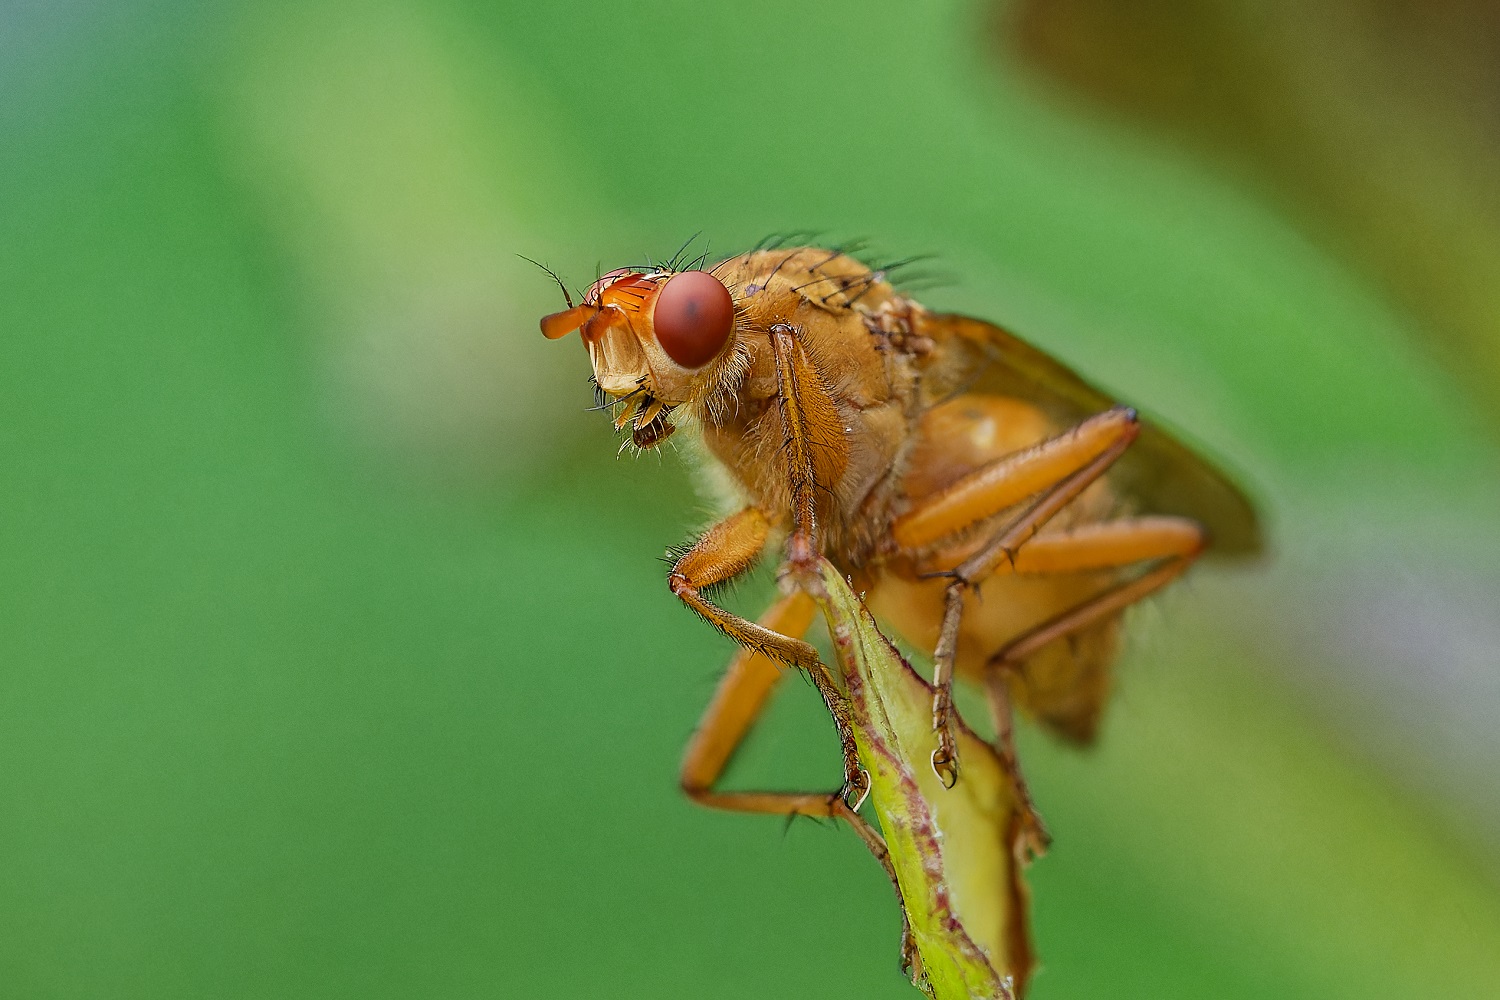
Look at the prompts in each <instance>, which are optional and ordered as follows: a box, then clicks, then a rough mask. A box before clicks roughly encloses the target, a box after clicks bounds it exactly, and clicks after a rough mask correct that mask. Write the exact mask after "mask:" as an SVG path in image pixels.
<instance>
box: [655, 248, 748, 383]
mask: <svg viewBox="0 0 1500 1000" xmlns="http://www.w3.org/2000/svg"><path fill="white" fill-rule="evenodd" d="M651 323H652V326H653V327H655V329H656V342H657V343H659V344H661V348H662V350H664V351H666V352H667V356H668V357H670V358H671V359H672V360H673V361H675V362H677V363H678V364H679V365H681V366H682V367H684V368H702V367H703V366H704V365H706V364H708V363H709V362H710V361H712V360H713V359H714V358H716V357H718V354H719V352H720V351H722V350H723V349H724V345H725V344H726V343H728V341H729V334H730V331H732V330H733V329H734V298H733V297H732V296H731V295H730V294H729V289H727V288H725V287H724V285H723V283H722V282H720V281H719V279H718V278H715V277H714V276H713V275H711V274H709V273H708V272H707V271H682V272H680V273H678V274H674V275H672V276H671V277H670V278H668V279H667V283H666V284H665V285H662V286H661V291H660V292H658V293H657V296H656V311H655V313H654V314H653V315H652V320H651Z"/></svg>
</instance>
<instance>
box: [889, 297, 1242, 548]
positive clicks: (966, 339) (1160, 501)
mask: <svg viewBox="0 0 1500 1000" xmlns="http://www.w3.org/2000/svg"><path fill="white" fill-rule="evenodd" d="M917 332H918V333H919V334H921V335H924V336H927V337H929V338H931V339H932V340H933V341H934V342H935V343H936V344H937V345H938V350H936V351H934V352H932V353H931V354H930V355H929V357H930V358H931V359H932V360H931V361H930V362H929V363H928V365H927V367H926V368H925V369H924V371H923V394H924V396H925V397H926V399H925V401H926V402H927V403H928V404H932V403H936V402H939V401H941V400H943V399H945V398H947V397H949V396H952V395H955V394H957V393H963V392H981V393H995V394H997V395H1003V396H1009V397H1012V398H1016V399H1021V400H1025V401H1026V402H1029V403H1031V404H1033V405H1034V406H1037V407H1039V408H1040V409H1041V410H1042V411H1043V412H1045V413H1046V414H1047V415H1048V417H1050V418H1051V419H1052V420H1054V421H1055V422H1056V423H1057V425H1058V427H1059V428H1063V427H1069V426H1072V425H1073V424H1076V423H1078V422H1079V421H1081V420H1083V419H1084V418H1085V417H1090V416H1093V415H1094V414H1096V413H1101V412H1103V411H1104V410H1107V409H1109V408H1110V407H1112V406H1117V405H1119V404H1118V402H1117V401H1116V400H1115V399H1113V398H1112V397H1110V396H1109V395H1108V394H1106V393H1104V392H1101V391H1100V390H1098V389H1096V388H1094V387H1093V386H1091V385H1089V384H1088V383H1087V382H1085V381H1084V380H1083V379H1082V378H1080V377H1079V376H1078V375H1077V374H1075V373H1074V372H1073V371H1071V370H1070V369H1068V368H1067V367H1066V366H1065V365H1063V364H1061V363H1060V362H1058V361H1056V360H1054V359H1053V358H1051V357H1048V356H1047V355H1046V354H1045V353H1043V352H1042V351H1040V350H1038V349H1037V348H1035V347H1032V346H1031V345H1030V344H1028V343H1026V342H1025V341H1023V340H1020V339H1019V338H1017V337H1015V336H1014V335H1012V334H1010V333H1007V332H1006V331H1004V330H1002V329H1000V328H999V327H997V326H995V325H994V324H992V323H986V322H984V321H983V320H977V319H972V318H970V317H968V316H957V315H954V314H951V313H927V314H919V316H918V319H917ZM1110 482H1111V483H1112V484H1113V485H1114V488H1115V489H1116V491H1118V492H1119V493H1120V495H1122V496H1124V497H1126V498H1128V499H1129V500H1131V501H1132V502H1133V504H1134V506H1135V507H1136V512H1137V513H1158V514H1178V515H1182V516H1185V517H1191V518H1193V519H1194V520H1196V521H1197V522H1198V523H1200V524H1202V525H1203V526H1204V527H1206V528H1207V529H1208V531H1209V534H1210V537H1211V538H1212V540H1213V547H1212V548H1211V549H1210V550H1209V555H1219V556H1249V555H1254V554H1255V553H1257V552H1259V551H1260V549H1261V532H1260V524H1259V521H1258V519H1257V518H1256V514H1255V509H1254V508H1253V507H1252V506H1251V504H1250V501H1249V500H1248V499H1246V497H1245V495H1244V494H1243V493H1241V492H1240V489H1239V487H1237V486H1235V485H1234V483H1233V482H1231V481H1230V480H1229V478H1228V477H1227V476H1226V475H1225V474H1224V473H1222V472H1220V471H1219V470H1218V469H1216V468H1214V467H1213V466H1212V465H1211V464H1209V462H1208V461H1207V460H1205V459H1203V458H1202V457H1200V456H1199V455H1197V454H1196V453H1194V452H1193V451H1192V450H1191V449H1190V448H1188V447H1187V446H1186V445H1184V444H1183V443H1182V442H1180V441H1179V440H1177V439H1176V438H1175V437H1173V436H1172V435H1171V434H1169V433H1167V432H1166V431H1164V430H1162V429H1161V428H1160V427H1157V426H1153V425H1152V424H1151V423H1150V422H1149V421H1146V422H1143V424H1142V429H1141V435H1140V437H1139V438H1137V439H1136V442H1135V444H1134V445H1132V446H1131V448H1130V451H1129V452H1127V453H1126V455H1125V457H1124V458H1122V459H1121V461H1120V463H1119V464H1118V465H1117V466H1116V469H1115V470H1114V471H1111V473H1110Z"/></svg>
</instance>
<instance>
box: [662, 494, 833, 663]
mask: <svg viewBox="0 0 1500 1000" xmlns="http://www.w3.org/2000/svg"><path fill="white" fill-rule="evenodd" d="M770 530H771V526H770V523H769V522H768V521H767V520H766V516H765V515H764V514H762V513H761V512H760V511H758V510H756V509H755V508H754V507H746V508H745V509H744V510H742V511H740V512H739V513H738V514H731V515H730V516H729V517H726V518H725V519H724V520H722V521H720V522H719V523H718V524H716V525H714V526H713V527H712V528H710V529H708V531H706V532H704V534H703V537H701V538H699V539H698V541H697V542H696V543H694V545H693V547H692V548H691V549H688V551H687V552H685V553H683V555H682V556H681V557H680V558H679V559H678V560H677V562H676V563H675V564H674V565H673V566H672V571H671V573H669V574H668V575H667V584H668V585H669V586H670V587H671V588H672V593H674V594H676V595H677V597H678V599H679V600H681V601H682V603H684V604H686V605H687V606H688V607H690V608H692V609H693V610H694V611H696V612H697V613H698V614H699V615H700V616H701V617H702V618H703V619H704V620H705V621H707V622H708V623H709V624H710V625H712V626H714V628H716V629H718V630H719V631H720V632H723V633H724V634H725V635H727V636H729V638H731V639H733V640H734V641H735V642H737V643H739V644H740V645H742V646H748V647H750V648H751V649H754V650H757V651H759V652H762V653H765V654H766V655H767V656H770V657H772V658H774V659H776V660H780V661H781V662H782V663H787V664H790V665H792V666H794V667H801V668H803V669H805V670H812V669H814V668H821V667H822V664H821V663H820V662H819V661H818V652H817V650H815V649H813V648H812V647H811V646H809V645H808V644H807V643H805V642H803V641H802V640H800V639H794V638H791V637H790V636H787V635H783V634H782V633H780V632H777V631H775V630H774V629H769V628H766V627H765V626H764V625H758V624H756V623H755V622H752V621H747V620H746V619H744V618H741V617H740V616H738V615H734V614H730V613H729V612H728V611H725V610H724V609H723V608H721V607H719V606H718V605H716V604H714V603H713V602H711V601H709V600H708V599H707V598H706V597H704V596H703V593H702V591H703V590H704V589H706V588H708V587H711V586H713V585H714V584H716V583H723V582H724V581H726V580H730V579H733V578H734V577H736V576H739V575H740V574H741V573H743V572H745V571H746V570H747V569H749V568H750V567H751V566H753V565H754V564H755V561H756V559H757V558H759V556H760V553H761V550H762V549H764V548H765V544H766V537H767V536H768V535H769V534H770Z"/></svg>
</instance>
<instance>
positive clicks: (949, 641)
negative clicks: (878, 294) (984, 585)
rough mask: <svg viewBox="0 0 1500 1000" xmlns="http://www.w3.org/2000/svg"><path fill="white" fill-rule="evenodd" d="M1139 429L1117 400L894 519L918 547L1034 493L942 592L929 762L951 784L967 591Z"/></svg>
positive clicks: (898, 531)
mask: <svg viewBox="0 0 1500 1000" xmlns="http://www.w3.org/2000/svg"><path fill="white" fill-rule="evenodd" d="M1139 433H1140V424H1139V423H1138V421H1137V418H1136V414H1135V411H1134V410H1130V409H1127V408H1124V407H1119V408H1116V409H1113V410H1110V411H1108V412H1106V413H1101V414H1099V415H1098V416H1097V417H1092V418H1090V419H1088V420H1086V421H1084V422H1083V423H1082V424H1079V425H1078V426H1077V427H1076V428H1074V429H1073V430H1071V431H1069V432H1068V433H1067V434H1064V435H1061V436H1059V437H1055V438H1052V439H1050V440H1047V441H1044V442H1042V443H1041V444H1039V445H1037V446H1036V447H1034V448H1030V449H1028V450H1026V451H1023V452H1020V453H1018V454H1016V455H1013V456H1010V457H1008V458H1004V459H1001V460H999V461H996V462H993V463H991V464H990V465H987V466H984V467H983V468H980V469H976V470H975V471H974V472H972V473H970V474H969V475H967V476H965V477H963V478H962V479H960V480H958V481H957V482H955V483H953V484H952V485H950V486H948V487H947V488H946V489H943V490H941V491H939V492H938V493H937V494H935V495H934V496H932V497H929V498H927V499H926V500H925V501H923V502H922V503H921V504H919V505H918V506H916V507H914V508H913V509H912V510H910V511H908V512H907V513H905V514H903V515H902V516H901V517H900V518H898V519H897V520H896V522H895V523H894V524H893V525H892V528H891V533H892V538H893V539H894V541H895V543H896V545H897V546H898V547H899V548H902V549H906V550H913V549H920V548H923V547H925V546H928V545H931V544H933V543H934V542H937V541H940V540H942V539H943V538H946V537H948V536H951V535H953V534H955V533H956V532H959V531H962V530H963V529H964V528H967V527H969V526H971V525H973V524H975V523H977V522H979V521H982V520H983V519H985V518H987V517H990V516H992V515H994V514H997V513H999V512H1000V511H1002V510H1005V509H1006V508H1008V507H1011V506H1013V505H1015V504H1017V503H1019V502H1020V501H1022V500H1025V499H1026V498H1028V497H1032V496H1036V497H1037V499H1036V501H1035V502H1034V503H1033V504H1032V505H1031V507H1030V508H1028V509H1027V510H1026V512H1025V513H1023V514H1022V515H1021V516H1020V517H1018V518H1016V520H1014V521H1013V522H1011V523H1010V524H1009V525H1007V526H1006V527H1005V528H1004V530H1002V531H1001V532H1000V533H999V534H998V535H996V536H995V537H994V538H993V539H992V540H991V541H990V542H989V544H987V545H986V546H985V547H984V548H982V549H980V550H979V551H978V552H976V553H975V554H974V555H972V556H970V557H969V558H968V559H966V560H964V562H963V563H961V564H960V565H959V566H958V567H957V568H956V569H954V570H952V571H951V572H950V573H948V574H946V575H947V576H949V578H950V579H951V582H950V583H949V584H948V589H947V591H946V593H945V594H944V601H943V621H942V625H941V627H940V628H939V630H938V640H937V645H936V646H935V647H934V648H933V653H932V660H933V679H932V685H933V696H932V725H933V729H934V730H935V731H936V732H937V733H938V747H937V749H936V750H934V751H933V754H932V768H933V770H934V771H935V772H936V773H937V776H938V778H939V780H941V781H942V782H943V784H944V785H945V786H946V787H948V788H952V787H953V785H954V783H955V782H957V780H958V760H957V744H956V742H955V739H954V735H953V726H952V721H951V718H950V717H951V715H952V711H953V663H954V659H955V656H956V653H957V647H958V635H959V626H960V625H961V624H962V621H963V610H964V599H965V597H966V595H967V593H968V591H969V590H970V588H972V587H973V586H974V585H975V584H977V583H979V582H980V581H982V580H983V579H984V578H985V577H987V576H989V575H990V574H991V573H993V572H994V571H995V570H996V568H997V567H999V566H1001V565H1002V564H1006V563H1009V564H1011V565H1012V566H1013V565H1014V563H1015V560H1016V557H1017V553H1018V551H1019V550H1020V549H1021V546H1022V545H1024V544H1025V543H1026V542H1027V541H1029V540H1030V539H1031V538H1032V536H1034V535H1035V534H1036V533H1037V532H1038V531H1039V530H1041V528H1042V527H1043V526H1044V525H1045V524H1046V523H1047V522H1048V521H1050V520H1051V519H1052V518H1053V517H1054V516H1056V515H1057V513H1058V512H1059V511H1061V510H1062V509H1063V508H1064V507H1066V506H1067V505H1068V504H1069V503H1071V502H1072V501H1073V500H1074V499H1076V498H1077V496H1078V494H1080V493H1082V492H1083V491H1084V490H1085V489H1087V488H1088V487H1089V485H1090V484H1092V483H1093V482H1094V481H1095V480H1097V479H1098V478H1099V477H1100V476H1102V475H1104V473H1105V472H1106V471H1108V469H1109V467H1110V466H1111V465H1113V464H1114V462H1115V461H1116V460H1117V459H1118V458H1119V457H1120V456H1121V455H1123V454H1124V453H1125V450H1126V449H1127V448H1129V447H1130V444H1131V442H1132V441H1134V440H1135V438H1136V436H1137V435H1138V434H1139Z"/></svg>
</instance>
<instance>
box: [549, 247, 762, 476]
mask: <svg viewBox="0 0 1500 1000" xmlns="http://www.w3.org/2000/svg"><path fill="white" fill-rule="evenodd" d="M568 306H569V307H568V308H567V309H565V310H563V311H562V312H557V313H553V314H552V315H550V316H545V317H543V318H542V324H541V325H542V333H543V335H544V336H546V337H547V338H548V339H551V340H556V339H558V338H559V337H564V336H567V335H568V334H569V333H571V332H573V331H574V330H578V331H579V333H580V334H581V335H582V337H583V343H584V346H585V347H587V348H588V352H589V361H590V362H591V363H592V364H593V367H594V381H595V382H596V383H597V384H598V386H599V388H600V389H601V390H602V391H603V392H605V393H606V394H608V395H609V396H612V397H614V398H615V399H617V400H621V401H624V403H625V406H624V408H623V409H622V410H621V411H620V412H619V413H617V415H616V417H615V426H616V427H618V428H624V427H625V425H626V424H628V423H632V421H633V424H634V426H633V428H632V431H631V436H632V439H633V440H634V441H635V444H636V446H637V447H641V448H648V447H652V446H654V445H656V444H658V443H660V442H661V441H662V440H664V439H665V438H666V437H667V435H669V434H671V433H672V425H671V424H670V423H668V422H667V417H668V415H669V414H670V412H671V409H672V408H673V407H674V406H679V405H681V404H683V403H687V402H689V401H691V400H694V399H697V398H699V397H701V396H702V395H703V394H704V392H705V391H706V390H707V388H709V385H710V383H711V382H712V372H713V370H714V369H715V368H716V367H717V366H716V365H715V362H716V361H718V360H720V359H721V358H723V357H724V356H725V355H726V354H727V353H728V351H729V347H730V344H731V343H732V342H733V341H734V330H735V303H734V297H733V296H732V295H731V294H730V293H729V289H727V288H725V287H724V284H723V283H722V282H721V281H719V279H718V278H716V277H714V276H713V274H711V273H709V272H708V271H676V272H672V271H665V270H660V271H649V272H644V273H643V272H640V271H635V270H631V269H628V268H621V269H619V270H615V271H611V272H609V273H608V274H606V275H604V277H602V278H600V279H599V280H598V281H596V282H594V283H593V284H592V285H590V286H589V290H588V291H587V292H586V293H585V294H584V297H583V302H582V303H580V304H579V305H576V306H575V305H573V304H572V303H571V301H570V302H569V303H568Z"/></svg>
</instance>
